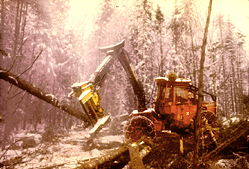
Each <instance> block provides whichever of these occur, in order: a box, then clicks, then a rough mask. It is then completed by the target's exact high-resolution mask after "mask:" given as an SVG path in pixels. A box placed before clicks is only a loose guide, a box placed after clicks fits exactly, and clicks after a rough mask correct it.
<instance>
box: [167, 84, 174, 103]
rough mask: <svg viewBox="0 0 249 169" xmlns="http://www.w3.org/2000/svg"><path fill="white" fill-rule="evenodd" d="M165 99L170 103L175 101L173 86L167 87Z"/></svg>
mask: <svg viewBox="0 0 249 169" xmlns="http://www.w3.org/2000/svg"><path fill="white" fill-rule="evenodd" d="M165 99H166V100H169V101H173V88H172V86H168V87H167V90H166V95H165Z"/></svg>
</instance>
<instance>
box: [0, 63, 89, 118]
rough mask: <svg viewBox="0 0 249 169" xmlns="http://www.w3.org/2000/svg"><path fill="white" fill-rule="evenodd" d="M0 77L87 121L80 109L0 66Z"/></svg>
mask: <svg viewBox="0 0 249 169" xmlns="http://www.w3.org/2000/svg"><path fill="white" fill-rule="evenodd" d="M0 79H3V80H5V81H7V82H9V83H10V84H13V85H14V86H16V87H18V88H20V89H22V90H24V91H27V92H28V93H29V94H32V95H34V96H36V97H38V98H39V99H41V100H44V101H45V102H47V103H49V104H52V105H53V106H55V107H57V108H59V109H61V110H63V111H65V112H67V113H68V114H70V115H72V116H74V117H76V118H78V119H80V120H83V121H84V122H85V123H88V118H87V116H86V114H85V113H84V112H82V111H79V110H78V109H76V108H74V107H72V106H70V105H69V104H67V103H65V102H63V101H59V100H58V99H57V98H56V97H54V96H53V97H51V95H50V94H49V93H47V92H45V91H43V90H42V89H40V88H38V87H36V86H34V85H33V84H31V83H29V82H27V81H25V80H23V79H21V78H20V77H18V76H16V75H14V74H12V73H10V72H7V71H6V70H4V69H2V68H1V67H0Z"/></svg>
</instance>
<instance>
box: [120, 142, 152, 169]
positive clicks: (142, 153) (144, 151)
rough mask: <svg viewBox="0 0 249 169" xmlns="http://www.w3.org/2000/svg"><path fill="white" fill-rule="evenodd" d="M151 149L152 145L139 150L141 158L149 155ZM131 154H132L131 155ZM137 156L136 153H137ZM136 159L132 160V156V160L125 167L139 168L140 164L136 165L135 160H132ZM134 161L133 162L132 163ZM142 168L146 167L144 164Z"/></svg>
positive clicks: (127, 168)
mask: <svg viewBox="0 0 249 169" xmlns="http://www.w3.org/2000/svg"><path fill="white" fill-rule="evenodd" d="M150 151H151V147H150V146H145V147H144V148H143V149H142V150H140V151H139V156H140V158H141V161H142V159H143V158H144V157H145V156H147V155H148V154H149V153H150ZM130 156H131V155H130ZM135 156H136V155H135ZM130 158H131V157H130ZM132 161H134V160H132V158H131V161H130V162H129V163H128V164H127V165H126V166H124V167H123V169H129V168H138V166H135V165H134V162H132ZM132 163H133V164H132ZM142 168H144V166H142Z"/></svg>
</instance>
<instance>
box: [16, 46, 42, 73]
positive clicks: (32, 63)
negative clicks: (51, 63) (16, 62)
mask: <svg viewBox="0 0 249 169" xmlns="http://www.w3.org/2000/svg"><path fill="white" fill-rule="evenodd" d="M42 51H43V50H41V51H40V53H39V54H38V55H37V56H36V58H35V60H34V61H33V62H32V64H31V65H30V66H29V67H28V68H27V69H26V70H25V71H23V72H22V73H20V74H19V75H18V76H22V75H23V74H24V73H26V72H27V71H28V70H30V69H31V68H32V67H33V65H34V64H35V61H36V60H37V59H38V58H39V57H40V55H41V54H42Z"/></svg>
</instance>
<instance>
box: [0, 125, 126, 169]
mask: <svg viewBox="0 0 249 169" xmlns="http://www.w3.org/2000/svg"><path fill="white" fill-rule="evenodd" d="M101 135H104V134H101ZM14 137H15V140H20V139H22V138H27V137H29V138H33V139H34V140H35V142H36V143H37V144H36V146H35V147H32V148H26V149H24V148H23V146H22V144H23V141H19V142H17V143H16V146H17V147H19V148H15V149H12V148H10V149H9V150H7V151H6V153H5V150H3V152H1V154H0V157H1V156H2V155H3V153H5V154H4V156H3V158H1V159H0V162H4V161H6V160H10V159H11V161H12V162H15V161H14V160H19V162H20V161H21V162H20V163H19V164H17V165H16V166H15V167H16V168H23V169H26V168H27V169H28V168H44V167H51V166H54V167H55V168H56V167H57V166H60V167H59V168H75V167H76V166H77V163H78V162H79V161H83V160H86V159H90V158H94V157H97V156H101V155H103V154H105V152H106V151H108V150H110V149H114V148H115V146H117V147H118V146H119V145H122V143H123V136H122V135H111V136H102V137H98V138H96V139H93V141H92V142H91V143H93V144H91V145H94V146H89V144H87V141H88V138H89V136H88V134H87V132H86V131H84V130H79V131H77V130H74V129H72V130H71V131H68V132H66V133H63V134H60V136H56V137H54V138H53V139H52V141H50V142H42V135H41V134H37V133H36V134H32V133H25V132H22V133H18V134H16V135H15V136H14ZM113 143H115V144H113ZM109 144H110V146H108V145H109ZM101 145H102V147H101ZM103 145H105V146H103ZM13 147H14V146H13ZM14 158H15V159H14Z"/></svg>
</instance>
